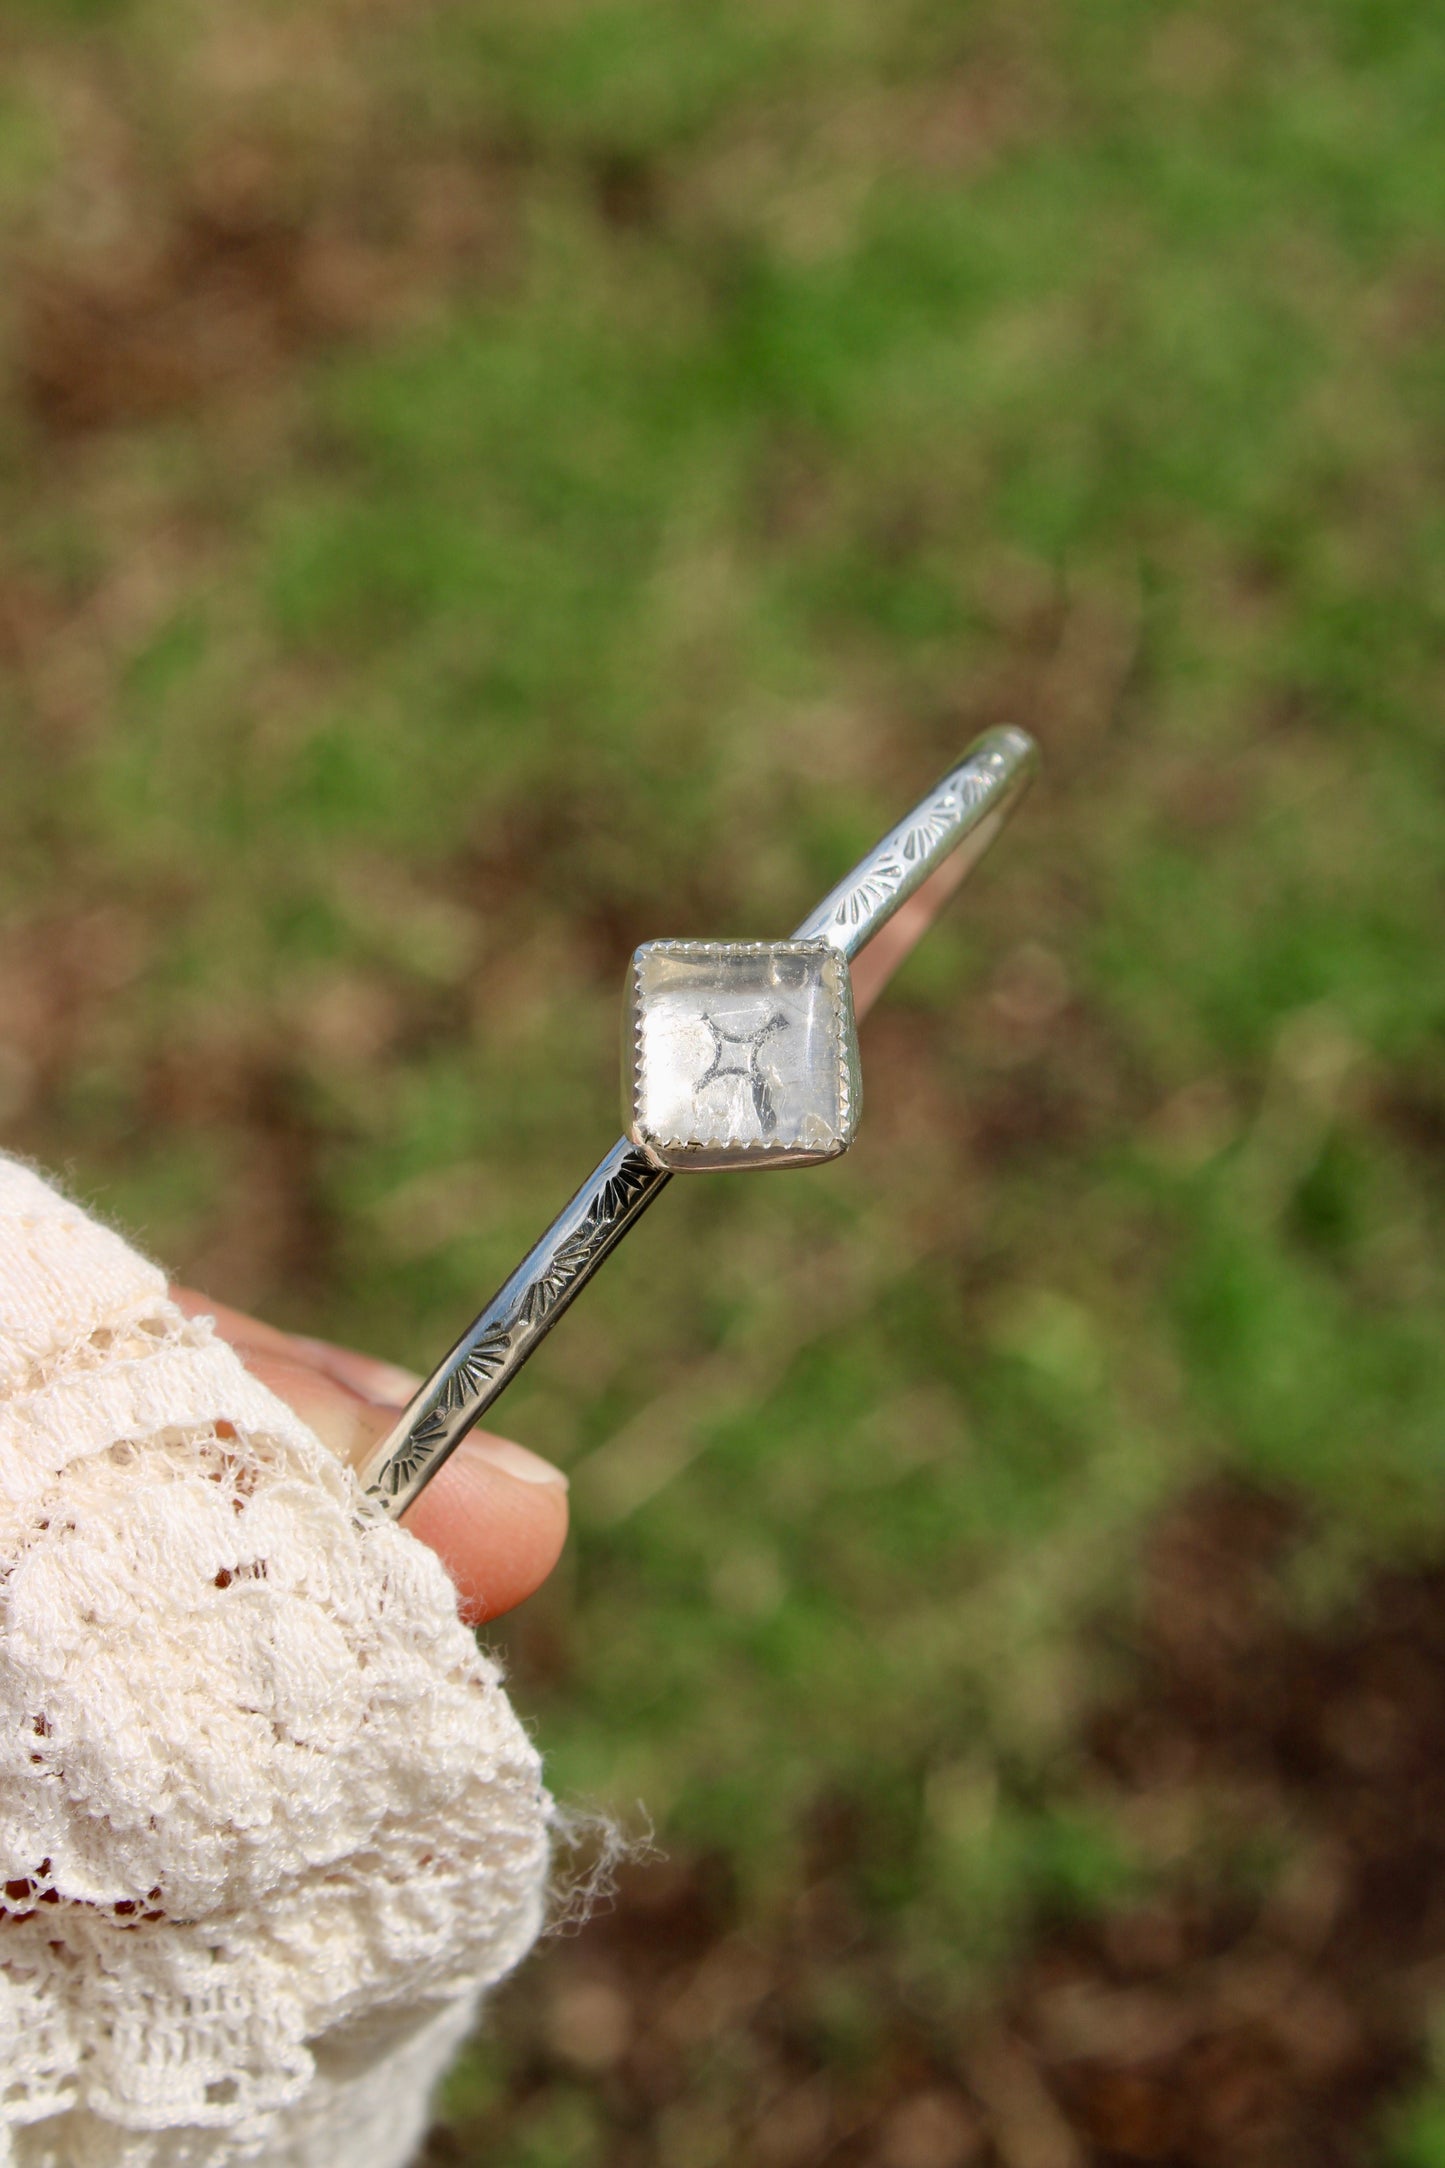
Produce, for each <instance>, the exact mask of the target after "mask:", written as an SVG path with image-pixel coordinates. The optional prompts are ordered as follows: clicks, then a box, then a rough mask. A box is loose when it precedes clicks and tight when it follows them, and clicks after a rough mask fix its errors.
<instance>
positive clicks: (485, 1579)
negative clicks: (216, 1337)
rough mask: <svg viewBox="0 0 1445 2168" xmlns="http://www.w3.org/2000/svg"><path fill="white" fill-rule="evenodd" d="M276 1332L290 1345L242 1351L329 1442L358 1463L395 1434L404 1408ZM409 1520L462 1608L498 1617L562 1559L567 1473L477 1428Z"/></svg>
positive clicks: (475, 1617) (468, 1615)
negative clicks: (374, 1396)
mask: <svg viewBox="0 0 1445 2168" xmlns="http://www.w3.org/2000/svg"><path fill="white" fill-rule="evenodd" d="M213 1309H214V1306H213ZM243 1322H244V1323H246V1324H250V1323H251V1322H252V1320H250V1319H245V1320H243ZM265 1330H266V1331H267V1332H268V1333H269V1332H270V1328H265ZM227 1337H229V1335H227ZM274 1338H275V1339H278V1340H281V1341H282V1342H283V1343H284V1344H285V1352H284V1353H277V1352H275V1351H274V1349H272V1348H269V1347H268V1348H266V1349H260V1348H255V1347H248V1346H246V1345H244V1344H242V1345H240V1346H238V1347H237V1353H238V1354H239V1355H240V1357H241V1360H242V1361H243V1362H244V1363H245V1365H246V1368H247V1369H248V1370H249V1371H250V1372H251V1373H252V1375H253V1376H254V1377H257V1378H259V1379H260V1380H261V1383H262V1384H263V1385H266V1386H269V1387H270V1389H271V1391H272V1392H273V1393H275V1394H277V1395H278V1397H279V1398H280V1399H282V1400H284V1401H285V1402H286V1404H287V1406H288V1407H291V1408H294V1409H295V1411H296V1413H297V1414H298V1415H299V1416H300V1417H301V1419H302V1421H303V1422H305V1423H307V1424H309V1425H310V1427H311V1429H313V1430H314V1431H315V1432H316V1434H317V1436H318V1437H319V1438H320V1439H321V1441H322V1443H323V1444H325V1445H328V1446H330V1448H331V1450H332V1451H333V1452H334V1453H335V1454H336V1455H337V1456H338V1458H339V1459H342V1460H345V1461H349V1462H350V1463H351V1465H352V1466H353V1467H355V1466H357V1465H358V1464H359V1463H360V1462H361V1461H363V1460H364V1459H365V1458H366V1456H367V1455H368V1454H369V1453H370V1451H371V1450H372V1448H373V1446H375V1445H376V1444H377V1443H378V1441H379V1440H380V1439H382V1438H384V1437H385V1436H386V1434H387V1432H388V1431H389V1430H390V1429H391V1427H392V1425H393V1424H394V1422H395V1421H396V1417H397V1412H398V1411H397V1410H396V1409H395V1408H394V1407H391V1408H388V1407H377V1406H375V1405H373V1404H372V1403H371V1402H370V1401H367V1400H363V1399H362V1398H361V1396H360V1395H359V1394H357V1393H355V1392H353V1391H352V1390H351V1388H350V1387H349V1386H347V1385H343V1384H341V1383H340V1382H339V1381H338V1380H337V1379H335V1378H332V1377H328V1376H327V1375H326V1374H325V1373H324V1372H322V1371H320V1370H317V1369H315V1368H314V1367H313V1365H312V1364H311V1363H310V1362H307V1361H298V1360H297V1359H296V1358H295V1355H294V1353H293V1351H292V1344H291V1343H290V1342H288V1341H286V1337H285V1335H284V1334H275V1335H274ZM404 1522H405V1526H406V1527H407V1528H408V1529H410V1531H411V1533H412V1534H413V1535H414V1536H419V1537H420V1539H421V1541H422V1542H423V1543H425V1544H428V1545H429V1546H430V1547H431V1549H432V1550H434V1551H435V1552H436V1553H437V1555H438V1557H439V1558H440V1559H441V1561H442V1564H443V1565H444V1566H445V1567H446V1569H447V1571H448V1573H449V1574H450V1575H451V1577H452V1580H453V1581H454V1582H455V1584H456V1588H457V1593H458V1596H459V1597H460V1599H461V1610H462V1616H463V1617H464V1618H465V1619H467V1620H469V1621H470V1622H472V1623H477V1622H479V1621H481V1620H483V1619H489V1618H497V1617H499V1616H500V1615H501V1613H502V1612H504V1611H510V1610H511V1609H512V1608H513V1607H514V1605H516V1604H519V1603H522V1602H523V1601H524V1600H525V1599H526V1598H527V1597H528V1596H530V1595H532V1594H533V1592H534V1591H535V1590H536V1589H538V1588H540V1586H541V1585H542V1583H543V1581H545V1580H546V1578H547V1575H548V1574H549V1573H550V1572H551V1571H552V1568H553V1567H554V1566H555V1565H556V1563H557V1560H558V1557H559V1556H560V1554H561V1550H562V1545H563V1543H564V1542H565V1541H566V1537H567V1478H566V1477H565V1476H564V1475H563V1473H562V1471H561V1469H560V1468H554V1467H553V1466H552V1464H551V1462H550V1461H546V1460H543V1459H541V1458H540V1456H539V1455H538V1454H536V1453H529V1452H528V1451H527V1449H526V1447H525V1446H521V1445H515V1444H513V1442H512V1441H511V1439H509V1438H498V1437H494V1436H493V1435H492V1434H491V1433H490V1432H488V1431H475V1430H474V1431H472V1432H471V1434H470V1435H469V1436H468V1437H466V1438H464V1439H463V1441H462V1443H461V1444H460V1445H459V1446H458V1447H457V1449H456V1451H455V1452H454V1453H453V1454H452V1456H451V1458H450V1459H449V1460H448V1461H447V1462H446V1464H445V1465H444V1466H443V1467H442V1468H441V1469H440V1471H439V1472H438V1473H437V1475H435V1476H434V1477H433V1479H432V1481H431V1482H430V1483H429V1484H428V1485H427V1488H426V1490H425V1491H424V1492H423V1494H422V1496H421V1497H420V1498H419V1499H418V1500H417V1501H416V1503H415V1505H413V1506H412V1507H411V1509H410V1511H409V1512H408V1513H407V1514H406V1515H405V1516H404Z"/></svg>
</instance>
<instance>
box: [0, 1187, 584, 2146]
mask: <svg viewBox="0 0 1445 2168" xmlns="http://www.w3.org/2000/svg"><path fill="white" fill-rule="evenodd" d="M549 1813H550V1802H549V1801H548V1798H547V1795H546V1793H545V1792H544V1791H543V1789H542V1786H541V1781H540V1771H539V1764H538V1758H537V1754H536V1752H535V1750H534V1749H533V1747H532V1746H531V1744H530V1743H529V1741H528V1739H527V1738H526V1736H525V1734H524V1733H523V1731H522V1729H521V1726H520V1725H519V1723H518V1721H517V1718H516V1717H515V1715H514V1714H513V1712H512V1709H511V1707H510V1705H509V1703H508V1701H507V1699H506V1696H505V1694H504V1693H503V1691H502V1688H501V1684H500V1681H499V1676H498V1672H497V1669H496V1667H495V1665H494V1664H492V1663H491V1662H489V1661H488V1659H487V1658H486V1657H485V1656H483V1655H481V1654H480V1653H479V1651H478V1649H477V1647H476V1644H475V1642H474V1640H473V1638H472V1635H471V1634H470V1633H469V1632H468V1630H467V1629H466V1628H465V1627H464V1626H463V1625H462V1624H461V1623H460V1622H459V1620H458V1618H457V1613H456V1601H455V1597H454V1594H453V1591H452V1588H451V1585H450V1583H449V1582H448V1580H447V1578H446V1575H445V1573H444V1572H443V1570H442V1568H441V1566H440V1565H439V1564H438V1562H437V1560H436V1559H435V1558H434V1557H433V1555H432V1554H431V1552H430V1551H428V1550H426V1549H425V1548H424V1547H423V1546H422V1545H421V1544H420V1543H418V1542H417V1541H416V1540H415V1538H414V1537H412V1536H409V1535H408V1534H406V1532H405V1531H404V1530H403V1529H401V1528H399V1527H397V1526H396V1525H394V1524H393V1523H392V1522H390V1521H388V1520H386V1519H384V1518H382V1517H381V1516H380V1515H378V1514H377V1513H376V1512H375V1511H373V1510H372V1509H371V1508H369V1507H368V1506H367V1505H366V1504H365V1502H364V1501H363V1499H362V1498H361V1495H360V1493H359V1491H358V1489H357V1486H356V1483H355V1481H354V1479H353V1477H352V1476H351V1475H350V1473H349V1471H347V1470H345V1469H343V1468H342V1467H341V1466H340V1465H339V1464H338V1463H337V1461H336V1460H334V1459H333V1457H332V1456H331V1454H330V1453H328V1452H327V1451H326V1450H325V1448H324V1447H323V1446H322V1445H321V1444H320V1443H319V1442H318V1441H317V1439H316V1438H315V1437H314V1436H313V1435H312V1433H311V1432H310V1431H309V1430H308V1429H307V1428H306V1426H305V1425H304V1424H303V1423H301V1422H300V1421H299V1420H298V1418H297V1417H296V1416H294V1415H293V1414H292V1413H291V1411H290V1410H289V1409H288V1408H286V1407H285V1406H284V1405H283V1404H282V1403H281V1402H280V1401H279V1400H277V1399H276V1398H275V1397H274V1396H273V1395H272V1394H271V1393H269V1392H267V1391H266V1390H265V1389H264V1388H263V1387H262V1386H260V1385H259V1384H257V1383H256V1381H255V1380H254V1379H253V1378H252V1377H251V1376H250V1375H249V1374H248V1373H247V1371H246V1370H245V1369H243V1367H242V1365H241V1364H240V1362H239V1361H238V1360H237V1358H236V1357H235V1356H234V1355H233V1354H232V1352H231V1350H230V1349H229V1348H228V1347H227V1346H226V1345H225V1344H224V1343H223V1342H221V1341H220V1340H218V1339H217V1338H216V1337H215V1336H214V1334H213V1333H212V1331H211V1328H210V1325H209V1322H208V1321H205V1320H201V1321H196V1322H187V1321H186V1319H185V1318H184V1317H182V1315H181V1313H180V1312H179V1311H178V1310H177V1309H176V1308H175V1307H174V1305H173V1304H172V1303H171V1302H170V1301H169V1300H168V1299H167V1297H166V1291H165V1280H164V1277H163V1275H162V1274H161V1273H160V1272H159V1271H158V1270H157V1269H156V1267H155V1266H153V1265H151V1264H149V1263H148V1262H147V1261H146V1260H145V1259H144V1258H142V1257H140V1256H138V1255H137V1254H136V1252H135V1251H134V1250H132V1249H131V1248H129V1247H128V1245H127V1244H126V1243H124V1242H123V1241H121V1240H120V1238H119V1237H118V1236H117V1235H115V1234H112V1233H111V1232H110V1231H109V1230H107V1229H106V1228H104V1227H102V1226H100V1225H98V1224H97V1223H96V1222H95V1221H94V1220H92V1219H90V1218H88V1217H87V1216H86V1215H85V1214H84V1213H83V1212H81V1211H80V1210H79V1209H78V1208H77V1207H76V1206H74V1205H73V1204H71V1203H69V1202H68V1201H67V1200H66V1199H65V1198H63V1197H62V1196H60V1195H59V1194H58V1193H57V1192H56V1191H55V1190H54V1189H53V1188H51V1187H50V1186H49V1185H48V1184H47V1183H46V1182H44V1181H42V1180H41V1179H40V1178H39V1176H37V1175H36V1174H34V1173H32V1172H31V1171H30V1170H29V1169H28V1168H26V1167H23V1166H21V1165H18V1164H17V1163H16V1162H14V1161H11V1160H6V1159H4V1158H0V1885H3V1888H0V2164H4V2168H42V2164H43V2168H231V2164H232V2163H240V2162H251V2161H257V2162H265V2163H266V2164H267V2168H341V2164H343V2163H344V2164H345V2168H401V2164H402V2163H404V2162H405V2161H407V2160H408V2159H409V2158H410V2155H411V2153H412V2151H413V2150H414V2148H415V2146H416V2144H417V2142H418V2139H419V2136H420V2133H421V2130H422V2128H423V2124H424V2121H425V2115H426V2106H427V2095H428V2093H429V2091H430V2088H431V2086H432V2084H433V2083H434V2081H435V2079H436V2078H437V2076H438V2075H439V2073H440V2071H441V2070H442V2069H443V2068H444V2067H445V2064H446V2062H447V2061H448V2059H449V2058H450V2056H451V2055H452V2053H453V2052H454V2050H455V2048H456V2045H457V2043H458V2041H459V2040H460V2038H461V2037H462V2035H463V2034H464V2032H465V2031H466V2028H467V2025H468V2023H469V2022H470V2020H471V2017H472V2014H473V2010H474V2007H475V2002H476V1998H477V1995H478V1993H479V1992H480V1990H481V1989H482V1988H484V1987H485V1986H486V1985H487V1984H488V1983H489V1982H491V1981H493V1980H495V1979H497V1978H498V1977H499V1976H500V1975H501V1974H502V1973H504V1972H506V1971H507V1970H508V1968H509V1967H510V1966H512V1965H514V1964H515V1963H516V1962H517V1960H518V1958H519V1957H521V1955H522V1954H523V1952H524V1951H525V1950H526V1949H527V1948H528V1946H529V1945H530V1944H531V1942H532V1941H533V1939H534V1937H535V1935H536V1933H537V1931H538V1926H539V1924H540V1918H541V1912H542V1905H543V1892H544V1885H545V1880H546V1874H547V1866H548V1821H549Z"/></svg>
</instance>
